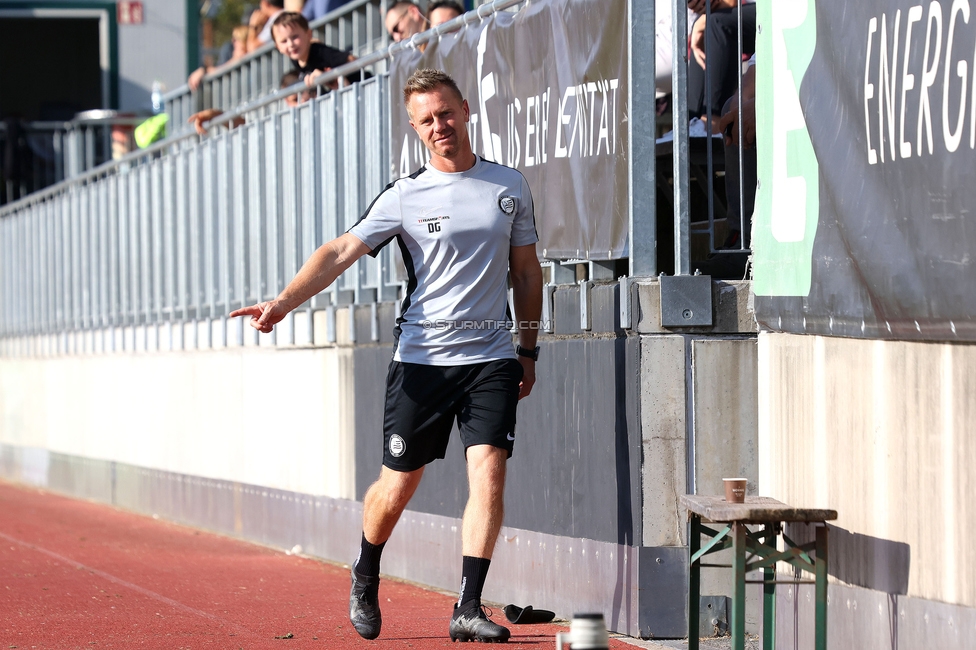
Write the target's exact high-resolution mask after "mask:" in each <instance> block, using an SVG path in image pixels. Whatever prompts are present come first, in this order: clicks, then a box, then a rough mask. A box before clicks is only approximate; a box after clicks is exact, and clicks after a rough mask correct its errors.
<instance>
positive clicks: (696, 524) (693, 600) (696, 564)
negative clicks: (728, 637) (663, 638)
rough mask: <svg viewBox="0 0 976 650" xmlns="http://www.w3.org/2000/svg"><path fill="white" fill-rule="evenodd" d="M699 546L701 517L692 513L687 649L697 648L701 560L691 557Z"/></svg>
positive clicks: (689, 548) (690, 525)
mask: <svg viewBox="0 0 976 650" xmlns="http://www.w3.org/2000/svg"><path fill="white" fill-rule="evenodd" d="M700 548H701V517H699V516H698V515H695V514H692V515H691V517H690V520H689V530H688V576H689V577H688V650H698V617H699V613H700V612H699V609H700V607H701V560H695V561H692V559H691V558H693V557H694V556H695V553H697V552H698V550H699V549H700Z"/></svg>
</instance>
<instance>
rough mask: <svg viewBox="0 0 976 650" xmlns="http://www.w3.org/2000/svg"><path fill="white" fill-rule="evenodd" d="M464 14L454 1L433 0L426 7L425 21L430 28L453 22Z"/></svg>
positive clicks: (462, 9) (458, 4)
mask: <svg viewBox="0 0 976 650" xmlns="http://www.w3.org/2000/svg"><path fill="white" fill-rule="evenodd" d="M463 13H464V8H463V7H461V5H460V3H458V2H457V1H456V0H434V1H433V2H431V3H430V4H429V5H427V21H428V22H429V23H430V28H431V29H433V28H435V27H437V26H438V25H441V24H443V23H446V22H448V21H450V20H454V19H455V18H457V17H458V16H460V15H461V14H463Z"/></svg>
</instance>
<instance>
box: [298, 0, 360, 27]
mask: <svg viewBox="0 0 976 650" xmlns="http://www.w3.org/2000/svg"><path fill="white" fill-rule="evenodd" d="M347 2H349V0H306V2H305V6H304V7H302V15H303V16H305V18H306V19H307V20H308V21H310V22H311V21H313V20H316V19H318V18H321V17H322V16H324V15H325V14H327V13H329V12H332V11H335V10H336V9H338V8H339V7H341V6H342V5H344V4H346V3H347Z"/></svg>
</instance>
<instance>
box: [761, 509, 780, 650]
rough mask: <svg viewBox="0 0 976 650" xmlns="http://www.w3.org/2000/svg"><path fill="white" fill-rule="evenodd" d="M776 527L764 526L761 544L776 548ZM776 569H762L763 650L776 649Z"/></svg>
mask: <svg viewBox="0 0 976 650" xmlns="http://www.w3.org/2000/svg"><path fill="white" fill-rule="evenodd" d="M777 538H778V535H777V534H776V526H775V525H773V524H766V535H765V537H764V539H763V542H764V543H765V544H767V545H769V546H772V547H774V548H775V547H776V539H777ZM775 581H776V567H775V566H771V567H766V568H765V569H763V650H774V648H775V647H776V582H775Z"/></svg>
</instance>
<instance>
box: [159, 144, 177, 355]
mask: <svg viewBox="0 0 976 650" xmlns="http://www.w3.org/2000/svg"><path fill="white" fill-rule="evenodd" d="M174 159H175V160H176V162H177V163H178V162H179V153H178V152H172V153H170V154H169V155H167V156H166V157H165V158H164V159H163V172H162V173H163V178H162V185H163V187H162V192H163V194H162V206H163V213H162V221H163V233H162V234H163V282H162V292H163V304H162V308H163V314H164V320H166V321H171V322H172V321H173V320H175V319H176V300H177V298H176V242H175V239H176V178H175V176H176V165H174ZM170 344H172V341H171V342H170Z"/></svg>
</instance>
